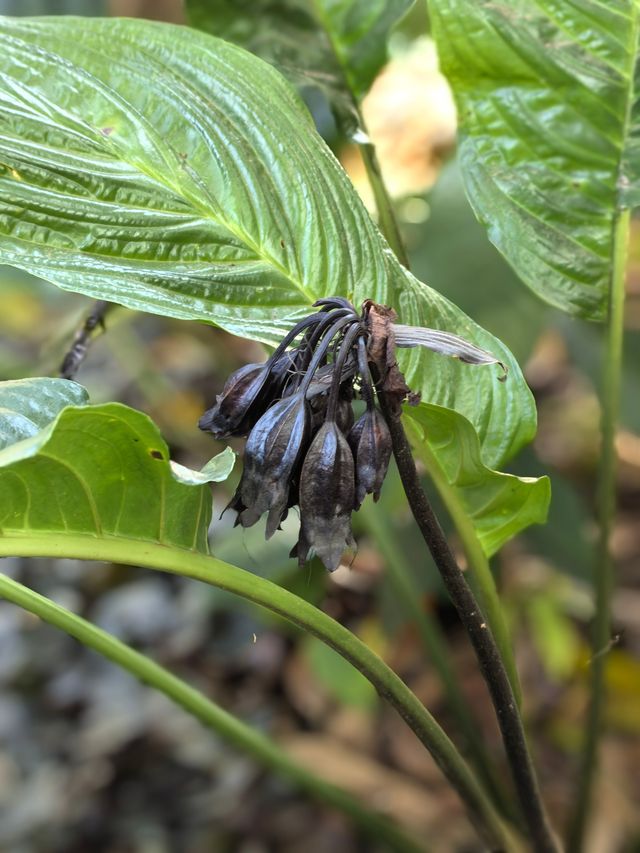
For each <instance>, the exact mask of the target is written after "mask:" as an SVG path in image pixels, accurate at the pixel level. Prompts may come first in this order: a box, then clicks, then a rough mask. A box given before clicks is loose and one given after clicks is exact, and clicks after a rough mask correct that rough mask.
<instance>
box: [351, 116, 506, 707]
mask: <svg viewBox="0 0 640 853" xmlns="http://www.w3.org/2000/svg"><path fill="white" fill-rule="evenodd" d="M358 116H359V120H360V124H361V126H362V128H363V129H365V130H366V128H365V127H364V119H363V117H362V114H361V113H360V112H359V113H358ZM360 150H361V153H362V159H363V161H364V165H365V169H366V172H367V178H368V180H369V184H370V186H371V190H372V192H373V195H374V198H375V202H376V209H377V211H378V222H379V225H380V230H381V231H382V233H383V234H384V236H385V238H386V240H387V242H388V243H389V246H390V247H391V248H392V249H393V251H394V252H395V254H396V256H397V257H398V259H399V261H400V262H401V263H402V264H403V265H404V266H405V267H406V268H407V269H409V257H408V255H407V251H406V249H405V246H404V243H403V241H402V237H401V234H400V227H399V225H398V220H397V218H396V214H395V210H394V208H393V203H392V201H391V198H390V196H389V193H388V191H387V187H386V185H385V183H384V180H383V178H382V174H381V172H380V166H379V163H378V159H377V157H376V152H375V148H374V146H373V145H371V144H367V145H362V146H361V147H360ZM421 447H423V448H424V452H425V453H428V454H429V455H430V456H431V457H432V460H433V454H432V452H431V449H430V448H429V446H428V443H427V442H426V441H422V442H421ZM429 472H430V474H431V476H432V479H433V481H434V484H435V486H436V488H437V489H438V492H439V493H440V497H441V498H442V500H443V501H444V503H445V506H446V507H447V510H448V512H449V514H450V515H451V518H452V519H453V522H454V524H455V526H456V530H457V531H458V534H459V536H460V539H461V541H462V545H463V548H464V551H465V554H466V557H467V560H468V561H469V565H470V566H471V568H472V569H473V572H472V574H471V577H472V580H471V583H472V584H473V585H474V588H475V591H476V594H477V595H478V596H479V598H480V602H481V604H482V606H483V609H484V612H485V613H486V616H487V619H488V621H489V624H490V625H491V630H492V631H493V634H494V636H495V639H496V642H497V644H498V647H499V649H500V653H501V654H502V659H503V661H504V664H505V666H506V668H507V672H508V674H509V680H510V681H511V686H512V689H513V692H514V695H515V697H516V702H517V703H518V706H520V705H521V703H522V691H521V688H520V680H519V678H518V670H517V669H516V664H515V659H514V657H513V651H512V645H511V639H510V637H509V630H508V628H507V624H506V621H505V618H504V613H503V611H502V607H501V606H500V601H499V599H498V593H497V590H496V585H495V581H494V579H493V575H492V574H491V568H490V567H489V561H488V560H487V558H486V556H485V554H484V551H483V550H482V545H481V544H480V542H479V540H478V537H477V535H476V532H475V530H474V528H473V523H472V522H471V520H470V519H469V517H468V516H467V514H466V512H465V511H464V509H463V508H462V507H461V506H460V502H459V501H458V499H457V497H456V495H455V492H454V490H453V489H452V488H451V486H450V485H449V483H448V482H447V479H446V477H445V476H444V474H443V473H442V471H441V468H440V465H439V464H438V463H437V461H436V464H435V465H429Z"/></svg>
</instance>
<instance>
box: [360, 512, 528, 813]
mask: <svg viewBox="0 0 640 853" xmlns="http://www.w3.org/2000/svg"><path fill="white" fill-rule="evenodd" d="M359 517H360V520H361V521H362V522H364V525H365V527H366V529H367V530H368V532H369V533H370V534H371V535H372V536H374V537H375V541H376V545H377V546H378V548H379V549H380V552H381V554H382V556H383V557H384V559H385V561H386V564H387V571H386V574H387V577H388V578H389V581H390V582H391V584H392V586H393V591H394V595H395V597H396V599H397V600H398V601H399V602H400V604H401V606H402V607H403V608H404V610H405V613H406V614H407V615H408V617H409V618H410V619H411V620H412V621H413V623H414V624H415V626H416V628H417V630H418V633H419V635H420V640H421V641H422V647H423V649H424V651H425V654H426V656H427V659H428V660H429V662H430V663H431V664H432V665H433V666H434V668H435V669H436V671H437V673H438V675H439V677H440V681H441V682H442V687H443V689H444V694H445V696H446V700H447V702H448V703H449V707H450V709H451V712H452V714H453V716H454V719H455V721H456V723H457V725H458V728H459V729H460V733H461V734H462V736H463V738H464V741H465V747H466V750H467V753H468V755H469V758H470V760H471V761H472V762H473V765H474V766H475V768H476V771H477V772H478V775H479V776H480V777H481V778H482V780H483V781H484V784H485V787H486V789H487V791H488V792H489V793H490V794H491V797H492V799H493V802H494V803H495V804H496V807H497V808H498V809H499V810H500V811H501V813H502V814H503V815H504V816H505V817H507V818H508V819H509V820H511V821H514V822H517V821H518V816H517V815H515V814H514V809H513V807H512V804H511V803H510V802H509V800H508V797H507V796H506V792H505V791H504V790H503V787H502V785H501V784H500V782H499V781H498V780H497V779H496V778H495V773H494V771H493V769H492V766H491V762H490V760H489V756H488V755H487V753H486V751H485V749H484V747H483V745H482V734H481V732H480V730H479V728H478V726H477V725H476V721H475V720H474V718H473V715H472V714H471V712H470V710H469V704H468V702H467V700H466V699H465V697H464V696H463V694H462V691H461V690H460V686H459V684H458V680H457V678H456V675H455V672H454V671H453V669H452V667H451V662H450V660H449V655H448V650H447V644H446V640H445V638H444V635H443V633H442V630H441V629H440V626H439V625H438V623H437V621H436V619H434V618H433V616H432V615H431V614H430V613H429V612H427V611H425V610H424V609H423V608H422V607H420V604H419V601H418V598H417V596H416V593H415V587H414V584H413V582H412V579H411V570H410V568H409V566H408V565H407V562H406V560H405V558H404V555H403V553H402V549H401V547H400V545H399V543H398V542H397V540H396V537H395V536H394V533H393V530H392V528H391V525H390V524H389V522H388V521H387V519H386V517H385V514H384V512H382V511H381V510H380V508H379V506H378V505H377V504H374V503H365V504H363V506H362V507H361V509H360V511H359Z"/></svg>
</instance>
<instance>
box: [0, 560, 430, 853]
mask: <svg viewBox="0 0 640 853" xmlns="http://www.w3.org/2000/svg"><path fill="white" fill-rule="evenodd" d="M0 597H2V598H5V599H6V600H7V601H11V602H13V603H14V604H17V605H19V606H20V607H22V608H23V609H24V610H27V611H28V612H29V613H34V614H35V615H36V616H38V617H40V619H43V620H44V621H45V622H48V623H49V624H51V625H54V626H55V627H56V628H60V629H61V630H62V631H65V632H66V633H67V634H70V635H71V636H72V637H75V638H76V640H79V641H80V642H81V643H82V644H83V645H85V646H88V647H89V648H91V649H94V650H95V651H97V652H98V653H99V654H101V655H103V656H104V657H106V658H108V659H109V660H111V661H113V662H114V663H115V664H117V665H118V666H120V667H122V668H123V669H126V670H128V671H129V672H130V673H131V674H132V675H134V676H135V677H136V678H139V679H140V681H143V682H145V683H146V684H149V685H150V686H151V687H153V688H154V689H156V690H158V691H160V692H161V693H164V694H165V696H168V697H169V699H171V700H172V701H173V702H175V703H176V704H177V705H180V706H181V707H182V708H184V709H185V711H187V712H188V713H189V714H192V715H193V716H194V717H196V718H197V719H199V720H200V721H201V722H202V723H204V725H205V726H207V727H208V728H210V729H213V731H215V732H216V733H217V734H219V735H220V736H221V737H223V738H225V739H226V740H228V741H230V742H231V743H232V744H233V745H234V746H236V747H238V748H239V749H241V750H243V751H244V752H246V753H248V754H249V755H251V756H252V757H253V758H255V759H256V760H257V761H258V762H259V763H260V764H262V765H264V766H265V767H267V768H268V769H270V770H273V771H275V772H276V773H279V774H280V775H282V776H284V777H285V778H287V779H289V780H291V781H292V782H293V783H294V784H296V785H297V786H298V787H299V788H301V789H302V790H304V791H306V792H307V793H308V794H310V795H311V796H312V797H314V798H316V799H318V800H320V801H321V802H324V803H327V804H328V805H330V806H333V807H334V808H337V809H338V810H339V811H341V812H343V813H344V814H346V815H348V816H349V817H350V818H352V820H353V821H354V822H355V823H356V824H357V825H358V826H359V827H360V828H361V829H362V830H363V831H364V832H365V833H366V834H367V835H369V836H370V837H373V838H378V839H381V840H383V841H385V842H386V843H387V844H389V846H390V848H391V849H392V850H397V851H401V853H421V851H424V850H425V848H424V847H423V846H421V845H418V844H416V843H415V842H413V841H412V840H411V839H410V838H408V837H407V836H406V835H405V833H404V832H402V831H401V830H400V829H399V828H398V827H396V826H394V825H393V824H392V823H391V822H390V821H389V820H387V819H386V818H385V817H383V816H382V815H380V814H376V813H375V812H371V811H369V810H368V809H366V808H364V807H363V806H361V805H360V804H359V803H358V802H357V800H355V799H353V797H351V796H350V795H349V794H347V793H346V792H345V791H343V790H341V789H340V788H337V787H335V786H334V785H331V784H330V783H328V782H325V781H324V780H323V779H320V778H319V777H317V776H315V775H313V774H312V773H310V772H309V771H308V770H306V769H305V768H304V767H302V766H301V765H299V764H297V763H296V762H295V761H293V760H292V759H291V758H289V757H288V756H287V755H286V753H285V752H283V751H282V750H281V749H280V748H278V747H277V746H275V745H274V744H273V743H272V742H271V741H270V740H269V738H267V737H265V736H264V735H263V734H260V732H258V731H256V730H255V729H252V728H251V727H250V726H248V725H246V724H245V723H243V722H242V721H241V720H239V719H237V718H236V717H234V716H233V715H232V714H229V713H227V711H225V710H224V709H222V708H220V707H219V706H218V705H216V704H215V703H214V702H212V701H210V700H209V699H207V698H206V696H204V695H203V694H202V693H200V692H199V691H198V690H195V689H194V688H193V687H190V686H189V685H188V684H187V683H186V682H184V681H182V680H181V679H180V678H177V677H176V676H175V675H173V674H172V673H170V672H169V671H168V670H167V669H165V668H164V667H162V666H160V665H159V664H157V663H155V662H154V661H152V660H150V659H149V658H148V657H146V656H145V655H142V654H140V653H139V652H136V651H134V650H133V649H132V648H130V647H129V646H127V645H125V644H124V643H122V642H121V641H120V640H117V639H116V638H115V637H113V636H111V634H108V633H107V632H106V631H103V630H102V629H100V628H97V627H96V626H95V625H92V624H91V623H90V622H87V621H86V620H85V619H82V618H81V617H80V616H76V615H75V614H74V613H71V612H69V611H68V610H65V608H64V607H60V605H58V604H55V603H54V602H53V601H50V600H49V599H48V598H45V597H44V596H42V595H39V594H38V593H36V592H33V590H30V589H28V588H27V587H25V586H23V585H22V584H20V583H17V581H14V580H12V579H11V578H8V577H7V576H6V575H3V574H0Z"/></svg>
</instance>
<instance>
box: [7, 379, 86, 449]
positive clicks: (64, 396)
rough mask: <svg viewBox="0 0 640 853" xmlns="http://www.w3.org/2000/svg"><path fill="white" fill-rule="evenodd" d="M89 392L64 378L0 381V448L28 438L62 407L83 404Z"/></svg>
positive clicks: (51, 418)
mask: <svg viewBox="0 0 640 853" xmlns="http://www.w3.org/2000/svg"><path fill="white" fill-rule="evenodd" d="M88 399H89V395H88V394H87V392H86V391H85V389H84V388H83V387H82V385H78V384H77V383H76V382H70V381H69V380H68V379H48V378H46V377H45V378H43V379H16V380H13V381H11V382H0V451H1V450H2V448H4V447H8V446H9V445H10V444H14V443H15V442H16V441H21V440H22V439H24V438H31V436H33V435H36V433H38V432H39V431H40V430H41V429H43V428H44V427H45V426H47V424H48V423H50V422H51V421H52V420H53V419H54V418H55V416H56V415H57V414H58V413H59V412H61V411H62V409H64V408H65V406H83V405H84V404H85V403H86V402H87V401H88Z"/></svg>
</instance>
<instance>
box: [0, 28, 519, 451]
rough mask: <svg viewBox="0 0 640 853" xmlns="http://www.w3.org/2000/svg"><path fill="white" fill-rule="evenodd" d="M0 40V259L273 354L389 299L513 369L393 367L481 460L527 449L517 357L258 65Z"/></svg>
mask: <svg viewBox="0 0 640 853" xmlns="http://www.w3.org/2000/svg"><path fill="white" fill-rule="evenodd" d="M0 39H1V41H2V51H3V71H4V76H3V82H2V84H1V85H0V105H1V107H2V112H1V113H0V116H1V118H0V162H1V163H3V164H4V168H3V173H2V175H0V250H1V252H2V259H3V260H4V261H6V262H8V263H10V264H13V265H15V266H19V267H22V268H23V269H26V270H28V271H30V272H33V273H35V274H37V275H40V276H42V277H43V278H46V279H48V280H50V281H52V282H54V283H55V284H57V285H59V286H60V287H63V288H66V289H69V290H75V291H78V292H81V293H85V294H88V295H90V296H94V297H97V298H100V299H108V300H111V301H114V302H119V303H121V304H123V305H126V306H129V307H131V308H136V309H140V310H144V311H152V312H156V313H161V314H167V315H169V316H173V317H178V318H183V319H192V320H201V321H207V322H211V323H216V324H217V325H219V326H221V327H223V328H225V329H227V330H228V331H231V332H234V333H236V334H241V335H244V336H246V337H249V338H254V339H258V340H262V341H266V342H273V341H274V340H276V339H277V338H278V336H279V335H281V334H282V331H283V330H284V329H286V328H288V327H289V326H290V325H291V322H292V320H293V319H294V318H295V317H299V316H300V315H301V314H303V313H306V312H308V311H309V305H310V303H311V302H312V301H313V300H314V299H317V298H318V297H321V296H327V295H343V296H347V297H350V298H351V299H352V300H353V301H354V302H355V303H356V304H357V303H360V302H362V301H363V300H364V299H366V298H372V299H374V300H376V301H378V302H381V303H384V304H389V305H393V306H394V307H395V308H396V310H397V312H398V314H399V316H400V319H401V321H402V322H404V323H406V324H410V325H416V326H432V327H435V328H439V329H443V330H447V331H451V332H454V333H457V334H459V335H462V336H463V337H466V338H468V339H469V340H471V341H473V342H474V343H476V344H478V345H479V346H481V347H483V348H484V349H488V350H490V351H492V352H493V353H494V354H495V355H496V356H497V357H499V358H500V359H501V360H502V361H504V362H505V363H507V364H508V365H509V367H510V375H509V380H508V381H507V382H506V383H501V382H499V381H498V379H499V371H497V370H494V369H493V368H479V367H470V366H468V365H463V364H461V363H459V362H457V361H455V360H453V359H446V358H443V357H442V356H438V355H435V354H434V353H430V352H428V351H425V350H424V349H418V348H417V349H413V350H410V351H406V352H404V353H401V354H400V358H401V366H402V367H403V369H404V370H405V372H406V375H407V379H408V381H409V383H410V385H411V386H412V387H413V388H414V389H415V390H416V391H419V392H421V393H422V395H423V397H424V399H425V400H426V401H428V402H430V403H433V404H435V405H438V406H441V407H444V408H447V409H451V410H453V411H455V412H458V413H459V414H461V415H463V416H464V417H466V418H467V419H468V420H469V421H470V422H471V423H472V424H473V426H474V428H475V430H476V432H477V434H478V438H479V441H480V445H481V448H482V458H483V461H484V463H485V464H486V465H488V466H490V467H497V466H498V465H500V464H501V462H503V461H504V459H505V458H507V457H508V456H509V455H511V454H512V453H514V452H515V451H516V450H517V449H518V448H519V447H521V446H522V444H523V443H525V442H526V441H528V440H530V438H531V437H532V434H533V432H534V429H535V409H534V406H533V401H532V398H531V395H530V393H529V390H528V388H527V387H526V384H525V383H524V380H523V379H522V375H521V372H520V370H519V367H518V365H517V364H516V362H515V360H514V359H513V356H512V355H511V354H510V353H509V351H508V350H507V349H506V348H505V347H504V346H503V345H502V344H501V343H500V342H499V341H498V340H497V339H496V338H494V337H493V336H492V335H489V334H488V333H487V332H486V331H484V330H483V329H481V328H480V327H479V326H477V324H475V323H474V322H473V321H472V320H471V319H469V318H468V317H467V316H465V315H464V314H463V313H462V312H461V311H460V310H459V309H457V308H456V307H455V306H454V305H453V304H452V303H450V302H449V301H448V300H446V299H444V298H443V297H442V296H441V295H440V294H438V293H436V292H435V291H433V290H431V289H430V288H428V287H427V286H426V285H424V284H422V283H421V282H419V281H417V280H416V279H415V278H414V277H413V276H411V274H410V273H408V272H407V271H406V270H405V269H404V268H403V267H402V266H401V265H400V264H399V263H398V261H397V259H396V257H395V255H393V253H392V252H391V251H390V250H389V248H388V247H387V245H386V243H385V242H384V240H383V239H382V238H381V236H380V234H379V232H378V231H377V229H376V227H375V225H374V224H373V223H372V221H371V219H370V217H369V216H368V214H367V212H366V210H365V209H364V207H363V205H362V203H361V202H360V200H359V198H358V196H357V194H356V192H355V190H354V188H353V187H352V185H351V184H350V182H349V181H348V179H347V177H346V175H345V173H344V171H343V170H342V168H341V167H340V165H339V164H338V163H337V161H336V160H335V159H334V157H333V156H332V154H331V153H330V151H329V150H328V149H327V147H326V146H325V144H324V142H323V141H322V139H321V138H320V137H319V135H318V134H317V133H316V131H315V129H314V127H313V124H312V121H311V118H310V116H309V114H308V113H307V111H306V109H305V108H304V107H303V106H302V104H301V102H300V101H299V99H298V97H297V95H296V94H295V92H294V91H293V90H292V89H291V88H290V87H289V85H288V84H287V82H286V81H285V80H284V79H283V78H282V77H281V76H280V75H279V74H278V73H277V72H276V71H275V70H274V69H273V68H272V67H271V66H269V65H268V64H266V63H263V62H262V61H261V60H259V59H257V58H256V57H254V56H252V55H251V54H249V53H247V52H245V51H244V50H241V49H239V48H237V47H234V46H232V45H229V44H227V43H225V42H222V41H219V40H217V39H214V38H212V37H210V36H208V35H206V34H202V33H198V32H196V31H194V30H189V29H187V28H184V27H173V26H169V25H165V24H154V23H150V22H142V21H130V20H96V19H76V18H62V19H55V18H47V19H33V20H29V21H24V20H19V19H17V20H12V19H5V20H3V21H1V22H0ZM141 80H144V85H141V82H140V81H141ZM435 452H436V453H437V449H436V450H435Z"/></svg>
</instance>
